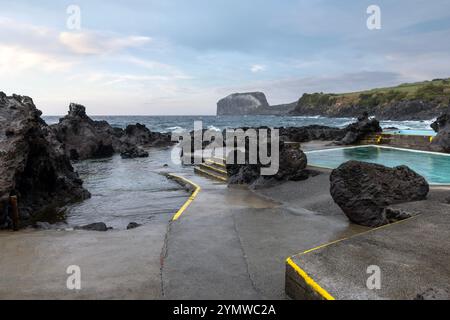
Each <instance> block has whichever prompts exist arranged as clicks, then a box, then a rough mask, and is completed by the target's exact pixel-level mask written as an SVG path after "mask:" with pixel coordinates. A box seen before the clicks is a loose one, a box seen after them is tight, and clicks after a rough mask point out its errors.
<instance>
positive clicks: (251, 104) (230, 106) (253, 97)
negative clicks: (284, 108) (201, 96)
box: [217, 92, 269, 116]
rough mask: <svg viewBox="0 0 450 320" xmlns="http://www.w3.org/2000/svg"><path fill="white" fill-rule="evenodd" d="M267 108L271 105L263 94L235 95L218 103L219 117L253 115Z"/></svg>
mask: <svg viewBox="0 0 450 320" xmlns="http://www.w3.org/2000/svg"><path fill="white" fill-rule="evenodd" d="M267 108H269V103H268V102H267V99H266V96H265V95H264V93H262V92H248V93H234V94H231V95H229V96H228V97H226V98H223V99H221V100H220V101H219V102H217V115H218V116H222V115H231V116H236V115H251V114H258V110H259V109H267Z"/></svg>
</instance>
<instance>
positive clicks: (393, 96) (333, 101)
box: [290, 79, 450, 121]
mask: <svg viewBox="0 0 450 320" xmlns="http://www.w3.org/2000/svg"><path fill="white" fill-rule="evenodd" d="M449 101H450V79H436V80H433V81H425V82H419V83H411V84H402V85H399V86H396V87H389V88H381V89H373V90H368V91H362V92H353V93H342V94H333V93H313V94H308V93H305V94H304V95H303V96H302V97H301V98H300V100H299V101H298V103H297V106H296V107H295V109H294V110H293V111H292V112H290V115H301V116H325V117H356V116H358V115H359V114H361V113H363V112H367V113H368V114H370V115H373V116H376V117H377V118H378V119H381V120H398V121H403V120H429V119H433V118H436V117H437V116H439V115H440V114H441V113H442V112H443V111H444V110H445V109H446V108H447V106H448V103H449Z"/></svg>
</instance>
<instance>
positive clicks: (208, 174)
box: [194, 167, 228, 182]
mask: <svg viewBox="0 0 450 320" xmlns="http://www.w3.org/2000/svg"><path fill="white" fill-rule="evenodd" d="M194 170H195V172H197V173H198V172H199V173H201V174H204V175H206V176H209V177H212V178H214V179H217V180H221V181H224V182H227V181H228V179H227V178H224V177H221V176H218V175H216V174H213V173H211V172H208V171H205V170H202V169H200V168H198V167H197V168H195V169H194Z"/></svg>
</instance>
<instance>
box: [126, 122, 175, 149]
mask: <svg viewBox="0 0 450 320" xmlns="http://www.w3.org/2000/svg"><path fill="white" fill-rule="evenodd" d="M121 141H122V142H124V143H127V144H133V145H137V146H142V147H167V146H171V145H173V144H174V142H173V141H172V137H171V135H170V134H169V133H160V132H152V131H150V130H149V129H148V128H147V127H146V126H145V125H143V124H140V123H136V124H133V125H128V126H127V127H126V129H125V131H124V134H123V136H122V137H121Z"/></svg>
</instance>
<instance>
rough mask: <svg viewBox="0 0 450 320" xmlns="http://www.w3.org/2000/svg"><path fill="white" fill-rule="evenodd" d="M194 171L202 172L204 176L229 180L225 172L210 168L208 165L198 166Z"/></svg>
mask: <svg viewBox="0 0 450 320" xmlns="http://www.w3.org/2000/svg"><path fill="white" fill-rule="evenodd" d="M194 172H195V173H197V174H200V175H202V176H205V177H208V178H212V179H215V180H219V181H222V182H227V181H228V176H227V175H226V174H225V173H219V172H217V171H216V170H213V169H211V168H208V167H207V166H202V165H200V166H197V167H195V168H194Z"/></svg>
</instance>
